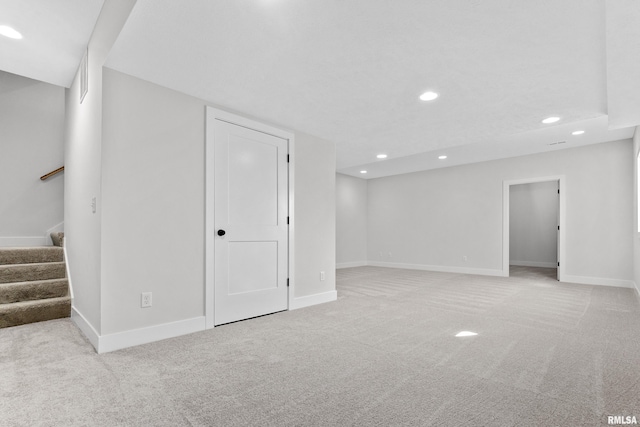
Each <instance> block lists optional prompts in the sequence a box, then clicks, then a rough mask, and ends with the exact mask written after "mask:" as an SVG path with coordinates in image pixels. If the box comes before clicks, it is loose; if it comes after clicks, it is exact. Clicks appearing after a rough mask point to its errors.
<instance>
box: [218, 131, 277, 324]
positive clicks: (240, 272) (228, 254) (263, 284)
mask: <svg viewBox="0 0 640 427" xmlns="http://www.w3.org/2000/svg"><path fill="white" fill-rule="evenodd" d="M213 127H214V129H213V137H214V191H215V199H214V205H215V206H214V224H215V225H214V227H215V230H214V233H215V234H214V239H215V244H214V258H215V263H214V318H215V319H214V323H215V324H216V325H221V324H224V323H229V322H234V321H237V320H242V319H248V318H251V317H256V316H261V315H263V314H269V313H274V312H277V311H282V310H286V309H287V307H288V292H287V271H288V265H287V262H288V247H287V244H288V225H287V222H288V220H287V216H288V166H287V151H288V141H287V140H286V139H282V138H279V137H276V136H273V135H269V134H266V133H262V132H259V131H256V130H252V129H248V128H246V127H242V126H239V125H235V124H231V123H228V122H225V121H222V120H218V119H216V120H214V124H213Z"/></svg>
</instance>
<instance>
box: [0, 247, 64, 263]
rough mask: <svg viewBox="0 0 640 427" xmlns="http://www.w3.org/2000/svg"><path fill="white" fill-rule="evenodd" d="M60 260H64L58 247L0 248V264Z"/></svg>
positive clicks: (62, 253)
mask: <svg viewBox="0 0 640 427" xmlns="http://www.w3.org/2000/svg"><path fill="white" fill-rule="evenodd" d="M61 261H64V251H63V249H62V248H60V247H53V246H52V247H44V248H2V249H0V265H9V264H37V263H42V262H61Z"/></svg>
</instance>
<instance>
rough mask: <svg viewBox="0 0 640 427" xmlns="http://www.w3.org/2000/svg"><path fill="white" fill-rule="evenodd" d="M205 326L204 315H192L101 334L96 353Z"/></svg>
mask: <svg viewBox="0 0 640 427" xmlns="http://www.w3.org/2000/svg"><path fill="white" fill-rule="evenodd" d="M205 328H206V321H205V317H204V316H200V317H194V318H193V319H186V320H179V321H177V322H171V323H164V324H161V325H154V326H149V327H147V328H140V329H133V330H130V331H124V332H116V333H114V334H107V335H102V336H101V337H100V340H99V341H100V344H99V346H98V353H101V354H102V353H108V352H110V351H115V350H120V349H123V348H128V347H134V346H137V345H141V344H147V343H150V342H155V341H161V340H164V339H167V338H174V337H178V336H181V335H187V334H191V333H193V332H200V331H204V330H205Z"/></svg>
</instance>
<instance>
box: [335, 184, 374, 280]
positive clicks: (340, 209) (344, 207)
mask: <svg viewBox="0 0 640 427" xmlns="http://www.w3.org/2000/svg"><path fill="white" fill-rule="evenodd" d="M366 264H367V181H366V180H364V179H360V178H354V177H352V176H348V175H343V174H340V173H339V174H336V266H337V267H338V268H341V267H355V266H361V265H366Z"/></svg>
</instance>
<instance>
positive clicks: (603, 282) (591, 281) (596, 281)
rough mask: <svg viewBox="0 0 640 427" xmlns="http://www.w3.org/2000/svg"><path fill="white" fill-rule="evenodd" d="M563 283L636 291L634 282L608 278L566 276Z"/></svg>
mask: <svg viewBox="0 0 640 427" xmlns="http://www.w3.org/2000/svg"><path fill="white" fill-rule="evenodd" d="M562 282H563V283H578V284H581V285H596V286H613V287H616V288H631V289H635V286H634V283H633V280H623V279H609V278H607V277H586V276H572V275H568V274H567V275H565V276H564V280H562Z"/></svg>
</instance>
